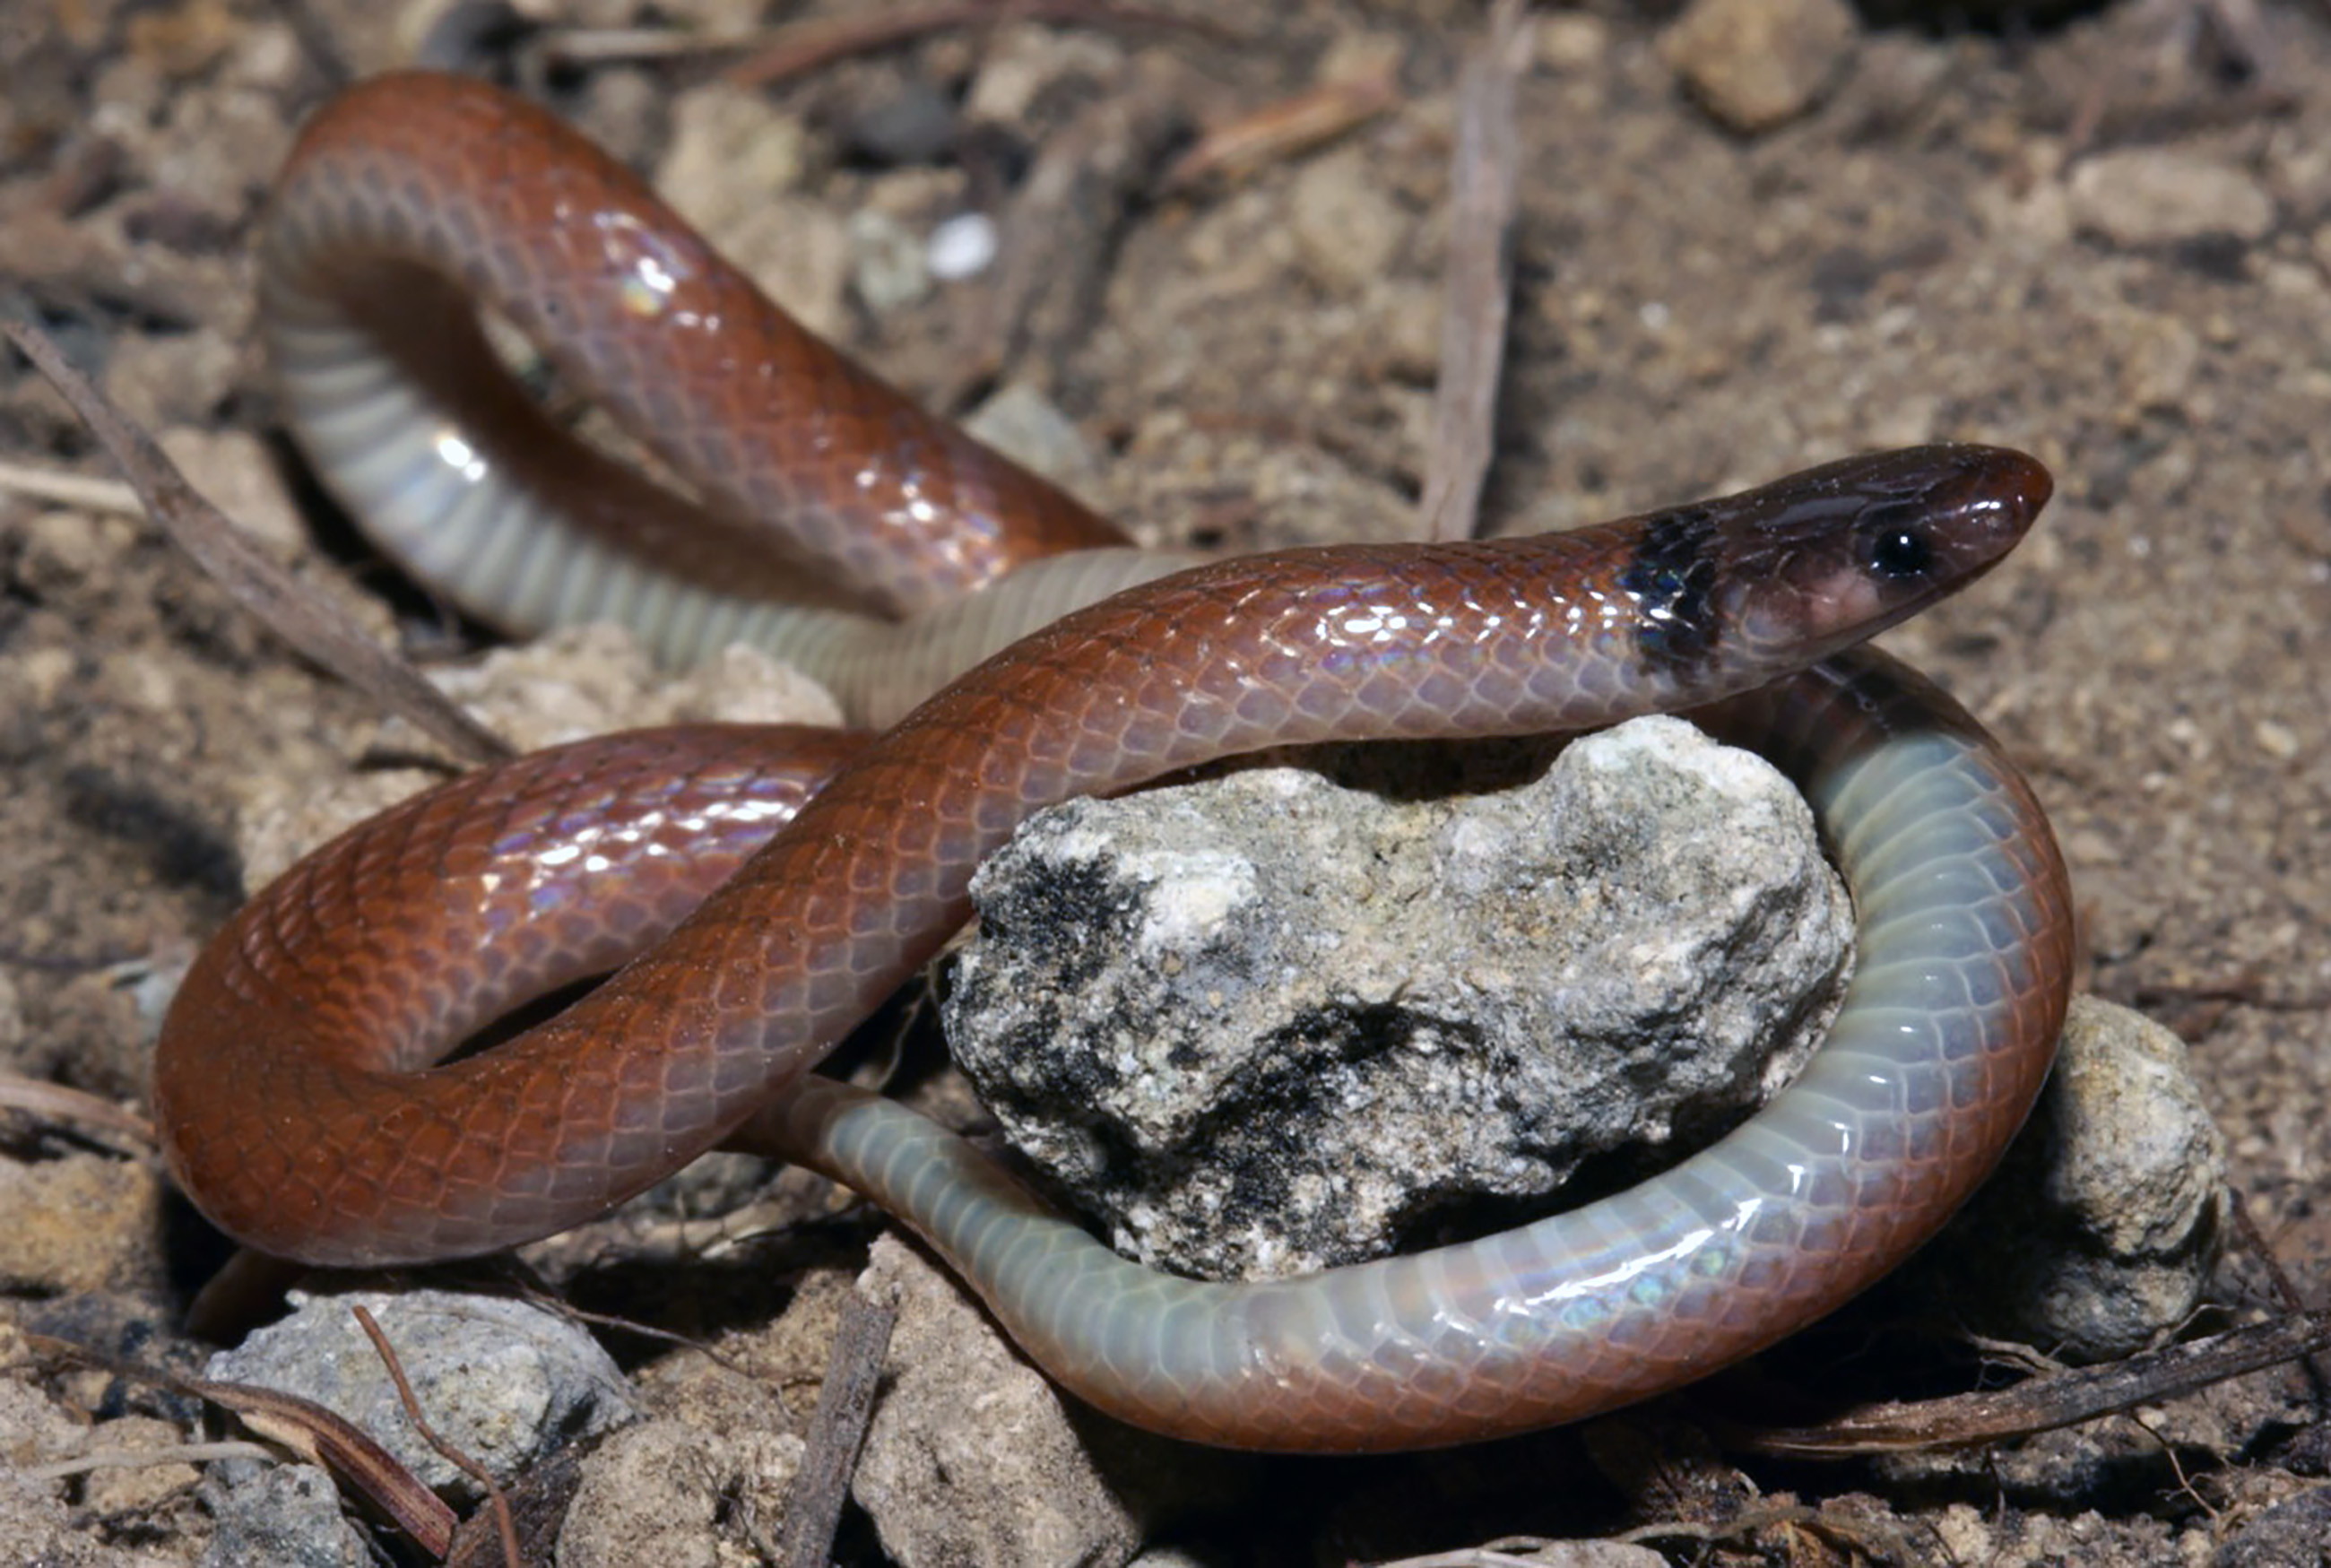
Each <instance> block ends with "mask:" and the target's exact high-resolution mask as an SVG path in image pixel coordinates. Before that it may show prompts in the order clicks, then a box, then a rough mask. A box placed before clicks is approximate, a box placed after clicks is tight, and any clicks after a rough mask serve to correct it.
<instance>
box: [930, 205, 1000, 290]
mask: <svg viewBox="0 0 2331 1568" xmlns="http://www.w3.org/2000/svg"><path fill="white" fill-rule="evenodd" d="M1001 243H1002V238H1001V236H1000V235H999V234H998V233H996V228H995V220H994V218H991V217H989V216H988V215H987V214H985V213H957V214H956V215H955V216H953V217H951V218H943V219H941V220H940V221H939V222H938V223H937V225H936V226H935V227H934V228H933V229H932V230H931V237H930V241H929V242H928V244H926V245H925V246H924V247H923V264H924V265H925V266H926V267H928V268H929V269H930V274H931V276H932V277H934V278H936V279H937V280H939V281H940V282H943V283H956V282H961V281H962V280H964V279H966V278H976V277H978V276H979V275H980V274H981V273H982V272H985V271H987V269H988V268H989V267H991V266H993V265H994V261H995V252H996V249H997V247H998V246H999V245H1000V244H1001Z"/></svg>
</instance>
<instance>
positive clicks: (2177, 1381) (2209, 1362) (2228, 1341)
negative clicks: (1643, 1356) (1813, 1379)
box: [1724, 1311, 2331, 1459]
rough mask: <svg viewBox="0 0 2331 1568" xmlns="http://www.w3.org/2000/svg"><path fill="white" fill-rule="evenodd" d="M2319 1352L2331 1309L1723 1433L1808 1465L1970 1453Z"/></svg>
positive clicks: (2326, 1342) (2330, 1327) (2330, 1338)
mask: <svg viewBox="0 0 2331 1568" xmlns="http://www.w3.org/2000/svg"><path fill="white" fill-rule="evenodd" d="M2326 1346H2331V1311H2321V1312H2303V1313H2296V1314H2293V1315H2291V1316H2287V1317H2279V1318H2276V1319H2275V1320H2274V1321H2272V1322H2270V1323H2261V1324H2256V1325H2252V1326H2249V1327H2245V1328H2236V1329H2230V1330H2228V1331H2227V1332H2226V1333H2224V1334H2219V1335H2212V1336H2211V1337H2209V1338H2207V1339H2201V1340H2196V1341H2194V1342H2193V1344H2191V1345H2172V1346H2171V1347H2169V1348H2168V1349H2166V1350H2158V1351H2152V1352H2148V1353H2147V1354H2142V1355H2132V1356H2128V1357H2126V1358H2125V1359H2123V1360H2120V1361H2117V1362H2113V1363H2111V1364H2108V1365H2105V1366H2090V1367H2080V1368H2077V1369H2074V1370H2070V1371H2066V1372H2060V1373H2047V1374H2045V1375H2042V1376H2040V1377H2033V1378H2027V1379H2026V1380H2024V1381H2023V1382H2022V1383H2017V1384H2015V1385H2014V1386H2013V1387H2012V1388H2003V1389H1993V1390H1985V1391H1984V1392H1980V1393H1964V1394H1956V1395H1954V1396H1952V1397H1950V1398H1948V1399H1936V1400H1923V1401H1919V1402H1915V1403H1908V1404H1901V1403H1891V1402H1889V1403H1885V1404H1875V1405H1870V1406H1866V1407H1865V1408H1863V1409H1861V1410H1859V1411H1853V1412H1852V1413H1851V1414H1849V1415H1844V1416H1841V1417H1839V1418H1838V1419H1837V1420H1835V1421H1825V1422H1823V1423H1822V1424H1821V1425H1820V1426H1816V1427H1796V1428H1784V1427H1762V1428H1733V1429H1729V1430H1726V1432H1725V1433H1724V1435H1725V1437H1726V1439H1727V1440H1728V1441H1730V1442H1732V1443H1734V1444H1736V1445H1737V1446H1739V1447H1742V1448H1746V1449H1754V1450H1755V1451H1757V1452H1761V1453H1768V1454H1796V1455H1803V1456H1805V1457H1808V1458H1816V1459H1843V1458H1846V1457H1848V1456H1851V1455H1855V1454H1879V1453H1898V1452H1905V1451H1910V1450H1917V1449H1954V1448H1972V1447H1974V1446H1977V1445H1979V1444H1983V1443H1993V1442H2000V1441H2003V1440H2006V1439H2009V1438H2022V1437H2029V1436H2031V1434H2032V1433H2034V1432H2044V1431H2052V1430H2055V1429H2057V1428H2059V1427H2069V1426H2076V1425H2078V1424H2079V1423H2080V1422H2082V1421H2094V1420H2096V1419H2097V1418H2098V1417H2099V1416H2107V1415H2115V1414H2118V1413H2120V1412H2122V1411H2129V1410H2133V1409H2135V1408H2136V1407H2137V1406H2139V1405H2147V1404H2157V1403H2159V1402H2161V1401H2163V1400H2165V1399H2174V1398H2175V1397H2177V1396H2178V1395H2180V1394H2187V1393H2192V1392H2194V1391H2195V1390H2197V1389H2202V1388H2206V1387H2208V1386H2209V1385H2211V1384H2212V1383H2223V1382H2225V1381H2226V1380H2227V1379H2228V1378H2233V1377H2241V1376H2242V1375H2243V1374H2244V1373H2252V1372H2259V1371H2261V1370H2263V1369H2265V1368H2267V1367H2269V1366H2275V1365H2279V1364H2281V1363H2283V1362H2286V1361H2296V1360H2298V1359H2299V1358H2300V1357H2302V1356H2306V1355H2311V1354H2314V1353H2316V1352H2317V1351H2319V1350H2322V1349H2324V1348H2326Z"/></svg>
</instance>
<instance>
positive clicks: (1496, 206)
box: [1421, 0, 1533, 539]
mask: <svg viewBox="0 0 2331 1568" xmlns="http://www.w3.org/2000/svg"><path fill="white" fill-rule="evenodd" d="M1523 12H1524V0H1497V4H1496V5H1494V6H1493V7H1491V9H1490V12H1489V36H1488V37H1487V38H1486V39H1484V40H1483V41H1482V43H1481V47H1480V48H1479V51H1477V52H1475V54H1474V56H1473V58H1472V59H1471V60H1470V62H1467V64H1466V67H1465V71H1464V75H1463V77H1462V78H1461V81H1460V87H1459V96H1460V100H1461V103H1462V108H1461V110H1460V120H1459V124H1458V127H1457V152H1456V157H1455V159H1454V161H1453V163H1452V166H1451V171H1450V181H1449V183H1450V203H1451V214H1450V223H1449V276H1448V297H1447V300H1446V303H1445V304H1444V306H1443V309H1442V315H1441V377H1440V383H1439V385H1438V386H1437V387H1436V389H1435V390H1434V393H1433V397H1432V450H1431V451H1428V452H1427V453H1426V454H1425V469H1424V500H1423V504H1422V508H1421V509H1422V512H1423V514H1424V534H1425V537H1427V538H1429V539H1470V538H1471V537H1473V531H1474V529H1475V527H1476V526H1477V525H1478V524H1479V508H1480V502H1481V484H1482V481H1483V480H1485V479H1487V478H1488V477H1489V460H1490V459H1491V458H1492V457H1493V456H1494V455H1495V454H1496V451H1497V418H1498V375H1499V372H1500V371H1501V369H1502V367H1503V366H1504V364H1505V357H1506V318H1507V315H1508V310H1509V308H1510V296H1511V294H1512V290H1513V267H1512V256H1511V253H1510V250H1509V246H1510V242H1511V237H1512V231H1513V224H1514V212H1515V208H1516V205H1517V202H1518V195H1517V193H1518V189H1519V185H1520V169H1521V153H1520V150H1519V145H1518V137H1517V134H1516V131H1515V127H1514V92H1515V83H1516V82H1517V81H1519V79H1520V77H1521V73H1522V70H1523V68H1524V67H1525V66H1526V65H1527V63H1528V61H1529V53H1530V45H1531V40H1532V35H1533V30H1532V27H1531V25H1530V24H1529V22H1528V21H1527V18H1526V17H1525V16H1524V14H1523Z"/></svg>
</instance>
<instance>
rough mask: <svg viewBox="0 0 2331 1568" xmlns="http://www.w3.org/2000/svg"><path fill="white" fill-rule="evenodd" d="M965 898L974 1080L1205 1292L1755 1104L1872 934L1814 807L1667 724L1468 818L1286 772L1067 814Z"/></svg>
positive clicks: (1583, 754)
mask: <svg viewBox="0 0 2331 1568" xmlns="http://www.w3.org/2000/svg"><path fill="white" fill-rule="evenodd" d="M973 896H974V898H975V900H976V901H977V904H978V907H979V911H980V932H979V935H978V936H977V937H976V938H975V940H974V941H973V942H972V943H970V944H969V945H968V946H966V948H965V950H964V951H963V953H962V955H961V957H960V961H959V965H958V967H957V970H956V978H955V986H954V992H953V995H952V996H951V998H950V999H949V1002H948V1004H947V1030H948V1034H949V1038H950V1040H951V1041H952V1045H953V1049H954V1052H955V1055H956V1060H958V1061H959V1062H960V1063H961V1064H962V1066H963V1068H964V1069H965V1070H966V1072H967V1073H969V1074H970V1075H971V1077H972V1078H973V1079H974V1081H975V1084H977V1086H978V1087H979V1088H980V1091H981V1094H982V1097H983V1098H985V1100H986V1102H987V1104H988V1105H989V1107H991V1108H992V1109H993V1110H994V1112H995V1113H996V1115H997V1117H999V1118H1000V1119H1001V1120H1002V1121H1003V1122H1004V1126H1005V1128H1006V1131H1007V1132H1008V1134H1009V1135H1010V1136H1011V1137H1012V1138H1013V1142H1014V1143H1015V1144H1017V1145H1019V1146H1020V1147H1021V1148H1022V1149H1023V1151H1024V1152H1026V1153H1027V1154H1028V1155H1030V1157H1031V1158H1032V1159H1033V1160H1035V1161H1036V1162H1037V1163H1038V1164H1040V1165H1042V1167H1044V1168H1045V1170H1046V1171H1047V1172H1048V1174H1051V1176H1052V1177H1053V1178H1054V1179H1055V1180H1056V1181H1058V1182H1059V1183H1061V1185H1063V1186H1064V1187H1065V1188H1067V1189H1068V1190H1069V1191H1070V1193H1072V1194H1073V1195H1074V1196H1075V1198H1076V1199H1077V1200H1078V1201H1079V1202H1080V1203H1082V1204H1084V1205H1086V1206H1087V1207H1088V1208H1089V1209H1091V1210H1093V1211H1096V1212H1099V1213H1100V1214H1102V1215H1103V1216H1104V1217H1105V1218H1106V1220H1107V1222H1108V1228H1109V1231H1110V1234H1111V1239H1112V1240H1113V1242H1114V1243H1115V1244H1116V1245H1117V1246H1118V1248H1119V1250H1124V1251H1127V1252H1128V1253H1130V1254H1132V1255H1134V1256H1137V1257H1139V1258H1141V1259H1144V1260H1145V1261H1147V1262H1150V1263H1153V1264H1156V1263H1163V1264H1165V1265H1166V1266H1167V1267H1170V1268H1173V1269H1178V1270H1181V1271H1184V1272H1188V1273H1194V1274H1197V1275H1200V1276H1202V1277H1207V1278H1241V1277H1243V1278H1255V1277H1263V1276H1274V1275H1284V1274H1290V1273H1299V1272H1304V1271H1308V1270H1311V1269H1321V1268H1326V1267H1328V1266H1331V1265H1334V1264H1337V1263H1342V1262H1348V1261H1352V1260H1355V1259H1362V1258H1367V1257H1375V1256H1379V1255H1381V1254H1383V1253H1384V1252H1387V1251H1390V1250H1395V1249H1396V1248H1398V1247H1400V1246H1403V1245H1409V1244H1417V1243H1420V1242H1422V1241H1428V1240H1434V1239H1436V1238H1437V1236H1438V1234H1439V1232H1440V1230H1441V1226H1442V1223H1443V1221H1444V1219H1445V1218H1446V1217H1447V1216H1448V1214H1449V1212H1450V1211H1451V1210H1452V1209H1458V1210H1461V1209H1463V1208H1465V1207H1467V1206H1470V1207H1472V1208H1474V1209H1477V1210H1478V1209H1479V1208H1481V1207H1482V1206H1483V1204H1484V1201H1485V1200H1489V1201H1492V1202H1493V1205H1494V1206H1495V1207H1496V1208H1497V1211H1498V1213H1499V1214H1501V1215H1502V1214H1503V1213H1504V1212H1507V1211H1508V1210H1510V1209H1511V1208H1512V1207H1513V1206H1514V1204H1515V1203H1516V1202H1518V1201H1522V1200H1527V1199H1531V1198H1537V1197H1542V1196H1543V1195H1545V1194H1546V1193H1549V1192H1551V1191H1552V1190H1553V1189H1554V1188H1555V1187H1556V1186H1557V1185H1558V1184H1560V1183H1562V1182H1563V1181H1564V1180H1565V1178H1566V1177H1568V1176H1569V1175H1570V1174H1571V1173H1572V1172H1573V1171H1575V1169H1576V1168H1577V1167H1578V1166H1579V1164H1581V1163H1582V1162H1584V1161H1585V1160H1587V1159H1588V1158H1590V1157H1593V1156H1596V1155H1609V1154H1611V1153H1613V1151H1620V1150H1632V1151H1634V1152H1635V1153H1637V1154H1639V1155H1640V1154H1641V1151H1642V1150H1643V1149H1645V1148H1649V1147H1656V1146H1659V1145H1665V1144H1667V1143H1669V1142H1670V1141H1672V1140H1673V1139H1674V1138H1676V1137H1677V1136H1690V1135H1692V1134H1694V1133H1696V1132H1704V1131H1707V1130H1709V1129H1712V1128H1714V1127H1717V1126H1721V1125H1722V1124H1723V1123H1725V1122H1727V1121H1728V1120H1730V1119H1732V1118H1734V1117H1737V1116H1738V1115H1740V1114H1742V1113H1744V1112H1746V1111H1747V1110H1749V1109H1751V1108H1753V1107H1755V1105H1757V1104H1759V1103H1761V1101H1762V1100H1763V1099H1764V1098H1765V1097H1766V1095H1767V1094H1768V1093H1769V1091H1770V1089H1771V1088H1774V1087H1775V1086H1777V1085H1778V1084H1779V1083H1781V1082H1784V1081H1785V1080H1786V1079H1787V1078H1788V1076H1789V1075H1790V1074H1792V1073H1793V1071H1794V1070H1795V1069H1796V1068H1797V1066H1798V1065H1799V1064H1801V1063H1802V1061H1803V1059H1804V1058H1805V1056H1806V1055H1808V1054H1809V1053H1810V1052H1811V1050H1812V1047H1813V1045H1814V1044H1815V1043H1816V1042H1817V1041H1818V1040H1819V1039H1820V1037H1821V1032H1822V1028H1823V1027H1824V1026H1825V1023H1826V1020H1827V1015H1828V1012H1829V1010H1830V1007H1831V1003H1833V1002H1834V1000H1835V997H1836V994H1837V993H1838V989H1839V985H1840V981H1841V971H1842V968H1843V965H1844V963H1845V956H1846V953H1847V949H1848V946H1849V945H1850V943H1851V931H1852V915H1851V907H1850V905H1849V903H1848V901H1847V898H1846V896H1845V893H1844V890H1843V889H1842V887H1841V885H1840V884H1839V883H1838V881H1837V879H1836V877H1835V875H1834V873H1832V872H1831V870H1830V869H1829V867H1828V865H1827V863H1826V862H1825V861H1824V860H1822V856H1821V852H1820V848H1819V845H1818V842H1817V841H1816V839H1815V835H1814V832H1813V828H1812V816H1811V813H1810V812H1809V811H1808V810H1807V808H1806V807H1805V805H1804V803H1803V800H1802V799H1801V798H1800V797H1799V796H1798V795H1797V794H1796V793H1795V792H1794V791H1793V789H1792V788H1791V787H1790V786H1789V784H1787V783H1786V781H1785V780H1784V779H1782V778H1781V776H1780V775H1779V774H1777V773H1776V772H1774V770H1773V769H1772V768H1771V767H1769V766H1768V765H1765V763H1764V762H1763V761H1761V760H1760V759H1758V758H1756V757H1754V756H1751V755H1748V754H1746V753H1744V752H1736V751H1730V750H1727V749H1725V748H1722V747H1719V746H1717V745H1716V744H1715V743H1714V742H1712V741H1709V740H1708V739H1707V738H1706V737H1705V736H1701V735H1700V734H1699V732H1698V731H1697V730H1695V729H1693V728H1691V727H1689V725H1686V724H1684V723H1682V722H1681V721H1679V720H1676V719H1672V718H1652V719H1643V720H1639V721H1637V722H1636V723H1634V724H1631V725H1627V726H1623V727H1621V728H1619V729H1616V730H1613V731H1611V732H1609V733H1607V734H1604V735H1602V736H1591V737H1589V738H1587V739H1584V740H1582V741H1579V742H1577V743H1575V744H1574V745H1572V746H1570V747H1568V748H1567V749H1566V750H1565V752H1564V754H1563V755H1562V756H1561V758H1560V759H1559V761H1558V762H1557V763H1556V765H1555V767H1554V768H1553V769H1552V770H1551V771H1549V772H1548V773H1546V775H1545V776H1544V777H1543V778H1542V779H1539V780H1538V781H1537V782H1536V783H1533V784H1528V785H1527V786H1525V787H1522V788H1518V789H1513V790H1508V791H1505V792H1502V793H1498V794H1485V795H1479V796H1475V797H1471V798H1464V799H1446V798H1442V799H1426V800H1408V801H1393V800H1385V799H1382V798H1379V797H1377V796H1375V795H1371V794H1363V793H1359V792H1356V791H1352V790H1347V789H1343V788H1339V787H1337V786H1336V785H1333V784H1328V783H1327V782H1325V781H1324V780H1322V779H1320V778H1319V777H1318V775H1316V774H1311V773H1308V772H1301V771H1296V770H1287V769H1270V770H1260V771H1254V772H1249V773H1243V774H1235V775H1233V776H1232V777H1230V778H1228V779H1225V780H1223V781H1220V782H1217V783H1214V784H1205V785H1198V786H1191V787H1187V788H1180V789H1167V790H1156V791H1151V792H1148V793H1146V794H1141V795H1138V796H1134V797H1130V798H1127V799H1124V800H1120V801H1112V802H1101V801H1089V800H1087V801H1077V802H1071V803H1069V804H1067V805H1064V806H1061V807H1058V808H1055V809H1054V810H1052V811H1050V812H1047V813H1043V814H1042V815H1040V816H1039V817H1038V818H1036V819H1035V820H1034V821H1033V822H1031V823H1029V824H1028V825H1027V826H1026V827H1024V828H1023V830H1022V831H1021V832H1020V834H1019V836H1018V837H1017V838H1015V839H1014V840H1013V842H1012V844H1011V845H1010V846H1009V847H1007V848H1006V849H1005V850H1004V852H1002V853H1001V854H999V855H997V856H995V857H994V858H993V859H992V860H990V861H989V862H988V864H987V865H986V866H985V867H984V868H983V869H982V870H981V871H980V873H979V875H978V877H977V878H976V879H975V880H974V883H973Z"/></svg>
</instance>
